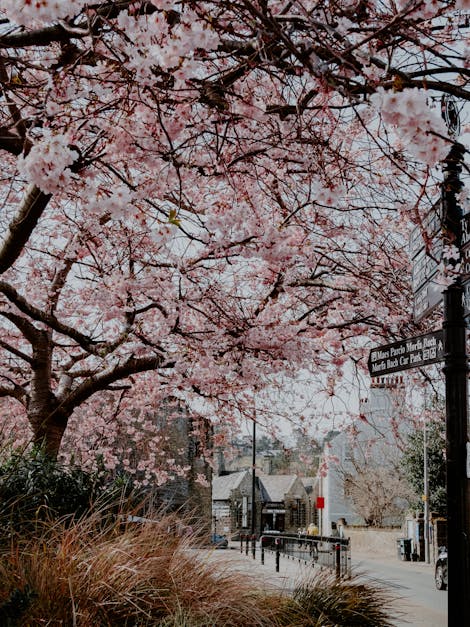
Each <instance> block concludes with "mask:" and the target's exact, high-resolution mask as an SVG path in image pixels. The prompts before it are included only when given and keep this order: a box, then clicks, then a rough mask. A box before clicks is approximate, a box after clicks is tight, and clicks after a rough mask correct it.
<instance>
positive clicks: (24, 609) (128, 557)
mask: <svg viewBox="0 0 470 627" xmlns="http://www.w3.org/2000/svg"><path fill="white" fill-rule="evenodd" d="M177 528H178V520H177V518H176V517H175V516H172V515H165V516H159V517H158V519H157V520H156V522H149V523H144V524H141V523H126V524H124V525H123V524H122V523H119V522H114V523H110V522H109V519H108V522H107V523H106V524H103V516H101V515H98V514H97V515H96V516H89V517H87V518H83V519H81V520H78V521H75V522H74V523H73V524H69V523H68V521H65V520H59V521H55V522H52V521H51V522H49V523H47V522H44V523H43V525H42V527H41V528H39V527H37V528H36V533H35V534H34V536H32V537H30V538H29V539H28V538H24V537H21V538H20V537H17V538H15V539H14V540H12V542H11V543H10V545H9V547H8V549H7V547H6V545H4V546H3V548H2V553H1V555H0V575H1V579H0V624H2V625H4V624H5V625H12V626H13V625H18V626H24V627H26V626H32V625H40V624H50V625H67V626H68V625H70V626H72V627H91V626H93V627H94V626H96V627H108V626H109V627H111V626H112V627H115V626H117V625H119V626H123V627H125V626H129V627H131V626H132V627H137V626H142V627H143V626H150V625H151V626H152V627H154V626H160V625H161V626H162V627H186V626H187V627H213V626H215V625H217V626H220V627H231V626H235V625H236V626H239V625H244V626H251V625H252V626H253V627H258V626H259V627H264V626H266V627H268V626H272V625H276V624H277V611H278V607H277V604H276V603H272V604H271V606H272V609H270V610H267V609H266V608H265V607H264V604H265V599H264V597H263V596H262V595H261V594H260V593H257V592H256V586H254V585H250V581H249V580H248V579H247V577H246V576H242V575H241V574H234V573H229V572H226V571H224V570H223V568H222V567H221V566H220V565H217V564H214V563H210V562H208V561H207V560H206V561H203V560H201V559H199V555H200V553H199V551H198V550H197V548H196V547H195V546H194V545H193V540H192V539H191V538H189V537H187V536H184V535H178V534H177V533H175V529H177ZM15 600H16V601H15ZM279 604H281V601H279ZM2 612H3V614H2ZM7 619H8V621H9V622H7ZM2 621H3V622H2Z"/></svg>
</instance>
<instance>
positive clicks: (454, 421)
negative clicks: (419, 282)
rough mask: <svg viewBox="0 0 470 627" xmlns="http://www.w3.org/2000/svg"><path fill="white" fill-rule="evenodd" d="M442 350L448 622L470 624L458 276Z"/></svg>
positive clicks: (452, 175)
mask: <svg viewBox="0 0 470 627" xmlns="http://www.w3.org/2000/svg"><path fill="white" fill-rule="evenodd" d="M464 150H465V149H464V147H463V146H462V145H461V144H454V145H453V147H452V149H451V151H450V153H449V155H448V156H447V158H446V160H445V162H444V181H443V185H442V205H443V228H444V235H445V236H447V243H450V244H453V245H454V246H456V247H457V248H458V249H459V250H460V248H461V245H462V228H461V217H462V216H461V211H460V208H459V207H458V205H457V201H456V193H457V192H458V191H459V190H460V188H461V182H460V180H459V173H460V171H461V165H460V164H461V161H462V157H463V153H464ZM443 329H444V350H445V356H444V359H445V365H444V374H445V390H446V441H447V442H446V445H447V446H446V448H447V456H446V457H447V549H448V587H449V596H448V624H449V626H450V627H454V626H456V625H462V626H463V625H470V603H469V602H468V597H469V594H470V548H469V535H470V511H469V509H470V481H469V473H468V469H467V448H468V424H467V421H468V418H467V413H468V412H467V371H468V367H467V352H466V329H465V319H464V309H463V287H462V285H461V283H460V281H459V280H457V281H456V282H455V283H454V284H453V285H450V286H449V287H448V288H447V289H446V290H445V292H444V320H443Z"/></svg>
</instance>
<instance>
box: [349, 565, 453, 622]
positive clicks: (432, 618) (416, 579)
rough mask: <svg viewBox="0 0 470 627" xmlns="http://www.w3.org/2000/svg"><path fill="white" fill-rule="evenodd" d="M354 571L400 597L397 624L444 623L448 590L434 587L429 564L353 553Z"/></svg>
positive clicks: (432, 573)
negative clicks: (399, 612) (444, 590)
mask: <svg viewBox="0 0 470 627" xmlns="http://www.w3.org/2000/svg"><path fill="white" fill-rule="evenodd" d="M352 565H353V571H354V572H355V573H359V572H361V573H364V574H363V575H362V577H364V578H365V579H366V580H370V581H374V582H376V583H378V584H380V585H383V586H384V587H386V588H388V589H389V590H390V591H391V593H392V594H393V595H396V596H398V597H399V600H398V601H397V602H396V604H395V607H396V608H397V609H398V610H399V611H401V612H402V613H403V615H402V618H401V619H399V620H398V621H397V622H396V623H395V624H396V627H405V626H407V627H411V626H412V627H446V626H447V592H443V591H440V590H436V587H435V585H434V570H433V567H432V565H428V564H423V563H415V562H401V561H399V560H398V559H397V560H396V561H393V560H391V559H387V558H376V559H372V558H371V557H370V556H366V555H356V556H355V555H354V554H353V555H352Z"/></svg>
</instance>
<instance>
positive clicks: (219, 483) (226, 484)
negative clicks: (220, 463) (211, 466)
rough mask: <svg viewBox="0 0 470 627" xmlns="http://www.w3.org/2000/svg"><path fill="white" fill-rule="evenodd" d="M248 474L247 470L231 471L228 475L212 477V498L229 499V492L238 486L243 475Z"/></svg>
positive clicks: (216, 499)
mask: <svg viewBox="0 0 470 627" xmlns="http://www.w3.org/2000/svg"><path fill="white" fill-rule="evenodd" d="M247 474H248V471H247V470H242V471H241V472H232V473H230V474H229V475H221V476H218V477H213V479H212V500H213V501H227V500H229V499H230V493H231V492H232V490H235V489H236V488H238V487H239V485H240V484H241V482H242V481H243V479H244V477H245V476H246V475H247Z"/></svg>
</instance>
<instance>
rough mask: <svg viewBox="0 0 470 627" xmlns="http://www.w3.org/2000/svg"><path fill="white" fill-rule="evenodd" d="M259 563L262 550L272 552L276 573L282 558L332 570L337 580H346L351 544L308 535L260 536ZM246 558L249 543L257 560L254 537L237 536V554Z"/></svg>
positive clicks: (349, 574)
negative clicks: (238, 542) (242, 554)
mask: <svg viewBox="0 0 470 627" xmlns="http://www.w3.org/2000/svg"><path fill="white" fill-rule="evenodd" d="M259 540H260V551H261V563H262V564H264V553H265V551H272V552H273V553H274V554H275V557H276V572H279V563H280V557H281V555H284V556H288V557H289V558H292V559H298V560H299V561H302V562H305V563H306V564H309V563H313V564H318V565H319V566H323V567H325V568H330V569H331V570H334V571H335V574H336V577H337V578H338V579H339V578H344V579H348V578H349V577H350V576H351V544H350V541H349V538H338V537H332V536H308V535H304V534H295V533H282V534H273V533H269V532H268V533H264V534H263V535H262V536H261V537H260V539H259ZM244 542H245V552H246V554H247V555H248V550H249V546H250V544H251V552H252V555H253V559H255V557H256V536H252V535H246V536H240V551H241V552H243V543H244Z"/></svg>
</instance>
